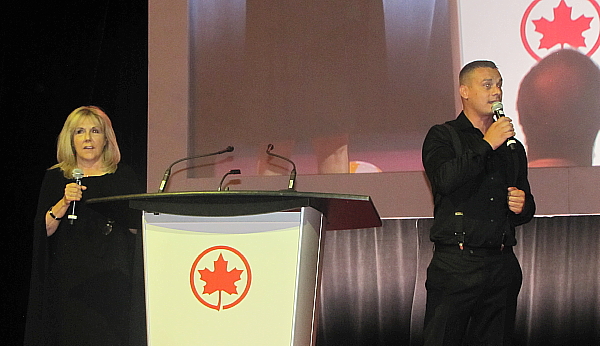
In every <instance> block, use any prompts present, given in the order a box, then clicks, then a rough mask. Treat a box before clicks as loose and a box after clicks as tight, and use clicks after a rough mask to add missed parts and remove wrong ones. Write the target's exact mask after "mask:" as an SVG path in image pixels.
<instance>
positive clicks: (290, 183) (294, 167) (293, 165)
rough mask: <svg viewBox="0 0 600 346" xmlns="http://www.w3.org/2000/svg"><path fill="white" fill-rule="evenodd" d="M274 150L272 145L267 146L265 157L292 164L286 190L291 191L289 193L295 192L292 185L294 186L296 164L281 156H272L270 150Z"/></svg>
mask: <svg viewBox="0 0 600 346" xmlns="http://www.w3.org/2000/svg"><path fill="white" fill-rule="evenodd" d="M274 148H275V147H274V146H273V144H269V145H267V155H270V156H274V157H277V158H280V159H282V160H285V161H287V162H289V163H291V164H292V167H293V168H292V171H291V172H290V182H289V183H288V188H287V189H288V190H291V191H296V188H295V187H294V185H296V164H295V163H294V161H292V160H290V159H288V158H287V157H283V156H281V155H277V154H273V153H272V152H271V150H273V149H274Z"/></svg>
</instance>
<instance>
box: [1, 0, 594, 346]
mask: <svg viewBox="0 0 600 346" xmlns="http://www.w3.org/2000/svg"><path fill="white" fill-rule="evenodd" d="M8 6H12V7H9V8H6V5H5V8H3V9H2V10H1V11H0V15H1V16H2V18H1V20H0V28H1V29H0V39H1V40H0V44H1V46H0V112H1V114H2V118H1V119H2V121H3V123H2V125H3V126H2V128H3V131H2V134H3V137H4V138H3V143H4V145H3V150H2V153H3V154H4V155H6V156H7V157H6V158H5V164H4V172H5V173H3V178H4V179H3V180H4V181H3V183H4V186H6V187H7V188H6V190H7V191H8V193H4V194H3V196H4V200H5V202H4V204H3V205H4V207H3V208H2V216H3V224H4V227H3V234H2V238H0V239H1V241H0V242H1V244H2V249H1V250H2V264H3V266H2V269H3V270H2V273H3V274H2V283H3V285H2V291H0V292H1V293H2V295H1V297H2V311H3V314H2V318H3V320H4V321H2V323H1V324H0V325H1V327H0V328H1V329H0V339H2V342H3V343H4V344H21V343H22V335H23V329H24V322H25V313H26V303H27V294H28V281H29V266H30V256H31V229H32V219H33V215H34V213H35V206H36V200H37V194H38V189H39V186H40V183H41V180H42V177H43V174H44V170H45V169H46V168H48V167H49V166H51V165H52V164H54V163H55V148H54V147H55V140H56V136H57V135H58V132H59V131H60V127H61V126H62V123H63V121H64V119H65V118H66V116H67V115H68V113H69V112H70V111H71V110H73V109H74V108H76V107H78V106H81V105H88V104H94V105H98V106H101V107H103V108H104V109H105V110H106V111H107V113H108V114H109V116H111V118H112V119H113V122H114V126H115V129H116V131H117V136H118V139H119V142H120V145H121V147H122V151H123V159H124V161H125V162H127V163H129V164H130V165H132V166H133V167H134V169H135V170H136V171H137V172H138V174H139V175H140V177H142V178H143V177H145V176H146V142H147V138H146V137H147V136H146V127H147V116H146V114H147V3H146V1H145V0H128V1H116V0H113V1H110V0H96V1H93V0H92V1H86V2H81V1H73V0H69V1H61V2H55V3H49V2H42V1H34V2H18V3H11V4H10V5H8ZM533 188H534V192H535V187H533ZM429 223H430V220H428V219H426V220H386V222H385V225H384V227H383V228H381V229H370V230H353V231H340V232H336V233H335V234H332V235H331V236H330V237H329V239H328V240H327V242H326V247H325V261H326V267H325V268H324V278H323V290H322V296H321V298H322V301H321V303H322V310H321V318H320V326H319V337H318V343H319V345H320V346H324V345H334V346H338V345H408V344H418V342H419V338H420V334H419V333H420V324H421V320H422V313H423V297H424V296H423V289H424V287H423V280H424V277H423V270H424V265H426V262H427V256H428V255H429V254H430V251H429V250H430V243H428V242H427V240H426V228H427V226H428V224H429ZM599 235H600V216H581V217H558V218H538V219H535V220H534V221H533V222H532V223H531V224H529V225H527V226H525V227H524V228H523V229H522V236H521V239H520V241H521V244H520V246H521V247H520V248H519V250H517V251H519V252H518V253H519V255H520V258H521V260H522V264H523V270H524V274H525V282H524V287H523V291H522V294H521V297H520V302H521V306H520V310H519V315H518V326H517V327H518V330H517V333H518V336H519V339H520V343H521V344H523V345H598V344H600V334H599V330H600V303H599V296H600V292H599V287H600V268H599V267H600V258H599V253H600V239H599V238H600V236H599Z"/></svg>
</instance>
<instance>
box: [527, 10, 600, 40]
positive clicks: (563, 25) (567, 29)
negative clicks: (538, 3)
mask: <svg viewBox="0 0 600 346" xmlns="http://www.w3.org/2000/svg"><path fill="white" fill-rule="evenodd" d="M572 11H573V8H572V7H568V6H567V4H566V3H565V1H564V0H561V1H560V4H558V7H555V8H554V20H553V21H549V20H547V19H546V18H543V17H542V18H540V19H538V20H534V21H533V24H534V25H535V31H536V32H539V33H540V34H542V35H543V37H542V39H541V40H540V47H539V48H540V49H541V48H547V49H548V48H552V47H554V46H555V45H557V44H560V46H561V48H564V45H565V44H568V45H570V46H571V47H573V48H579V47H585V39H584V37H583V35H582V34H583V32H584V31H586V30H588V29H590V22H591V21H592V19H593V18H592V17H584V16H583V15H581V16H579V18H577V19H575V20H572V19H571V13H572Z"/></svg>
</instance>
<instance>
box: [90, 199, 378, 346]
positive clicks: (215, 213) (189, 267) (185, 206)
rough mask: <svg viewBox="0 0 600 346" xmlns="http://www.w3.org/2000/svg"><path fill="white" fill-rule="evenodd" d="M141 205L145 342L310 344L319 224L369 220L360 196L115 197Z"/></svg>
mask: <svg viewBox="0 0 600 346" xmlns="http://www.w3.org/2000/svg"><path fill="white" fill-rule="evenodd" d="M120 201H127V202H128V203H129V206H130V207H132V208H135V209H140V210H143V211H144V213H143V241H144V275H145V294H146V320H147V336H148V345H178V346H179V345H181V346H184V345H211V346H212V345H214V346H217V345H223V346H231V345H244V346H250V345H261V346H264V345H294V346H307V345H314V343H315V340H316V331H317V321H316V318H317V314H318V311H317V309H318V292H319V281H320V280H319V278H320V267H321V263H320V249H321V246H322V244H323V239H324V234H325V231H326V230H338V229H352V228H367V227H377V226H379V225H381V220H380V219H379V216H378V214H377V211H376V210H375V208H374V206H373V203H372V201H371V200H370V198H369V197H367V196H355V195H340V194H320V193H303V192H293V191H222V192H182V193H164V194H141V195H128V196H116V197H109V198H102V199H100V198H99V199H95V200H89V201H88V202H87V203H115V202H120Z"/></svg>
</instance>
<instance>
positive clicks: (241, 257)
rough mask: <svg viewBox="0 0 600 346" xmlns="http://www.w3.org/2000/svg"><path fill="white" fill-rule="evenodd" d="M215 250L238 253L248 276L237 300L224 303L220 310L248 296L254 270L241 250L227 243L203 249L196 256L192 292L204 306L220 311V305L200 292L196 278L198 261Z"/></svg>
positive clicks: (191, 284) (191, 280)
mask: <svg viewBox="0 0 600 346" xmlns="http://www.w3.org/2000/svg"><path fill="white" fill-rule="evenodd" d="M215 250H227V251H231V252H233V253H234V254H236V255H237V256H238V257H239V258H240V259H241V260H242V262H243V263H244V265H245V266H246V276H247V280H246V288H245V289H244V291H243V292H242V294H240V296H239V297H238V298H237V299H236V300H234V301H233V302H232V303H229V304H226V305H222V306H221V309H220V310H226V309H230V308H232V307H234V306H236V305H238V304H239V303H240V302H241V301H242V300H244V298H246V295H247V294H248V291H250V284H251V282H252V271H251V270H250V263H249V262H248V260H247V259H246V257H245V256H244V255H243V254H242V253H241V252H240V251H238V250H237V249H234V248H232V247H230V246H226V245H216V246H212V247H210V248H208V249H206V250H204V251H202V253H200V255H198V257H196V260H194V263H193V264H192V268H191V270H190V286H191V288H192V293H193V294H194V296H195V297H196V299H198V301H199V302H200V303H202V304H203V305H204V306H206V307H208V308H211V309H214V310H217V311H219V306H217V305H214V304H211V303H209V302H207V301H206V300H204V299H203V298H202V296H201V295H200V294H199V293H198V289H197V288H196V284H195V278H194V277H195V272H196V266H197V265H198V262H200V260H201V259H202V257H204V256H205V255H206V254H208V253H209V252H212V251H215Z"/></svg>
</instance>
